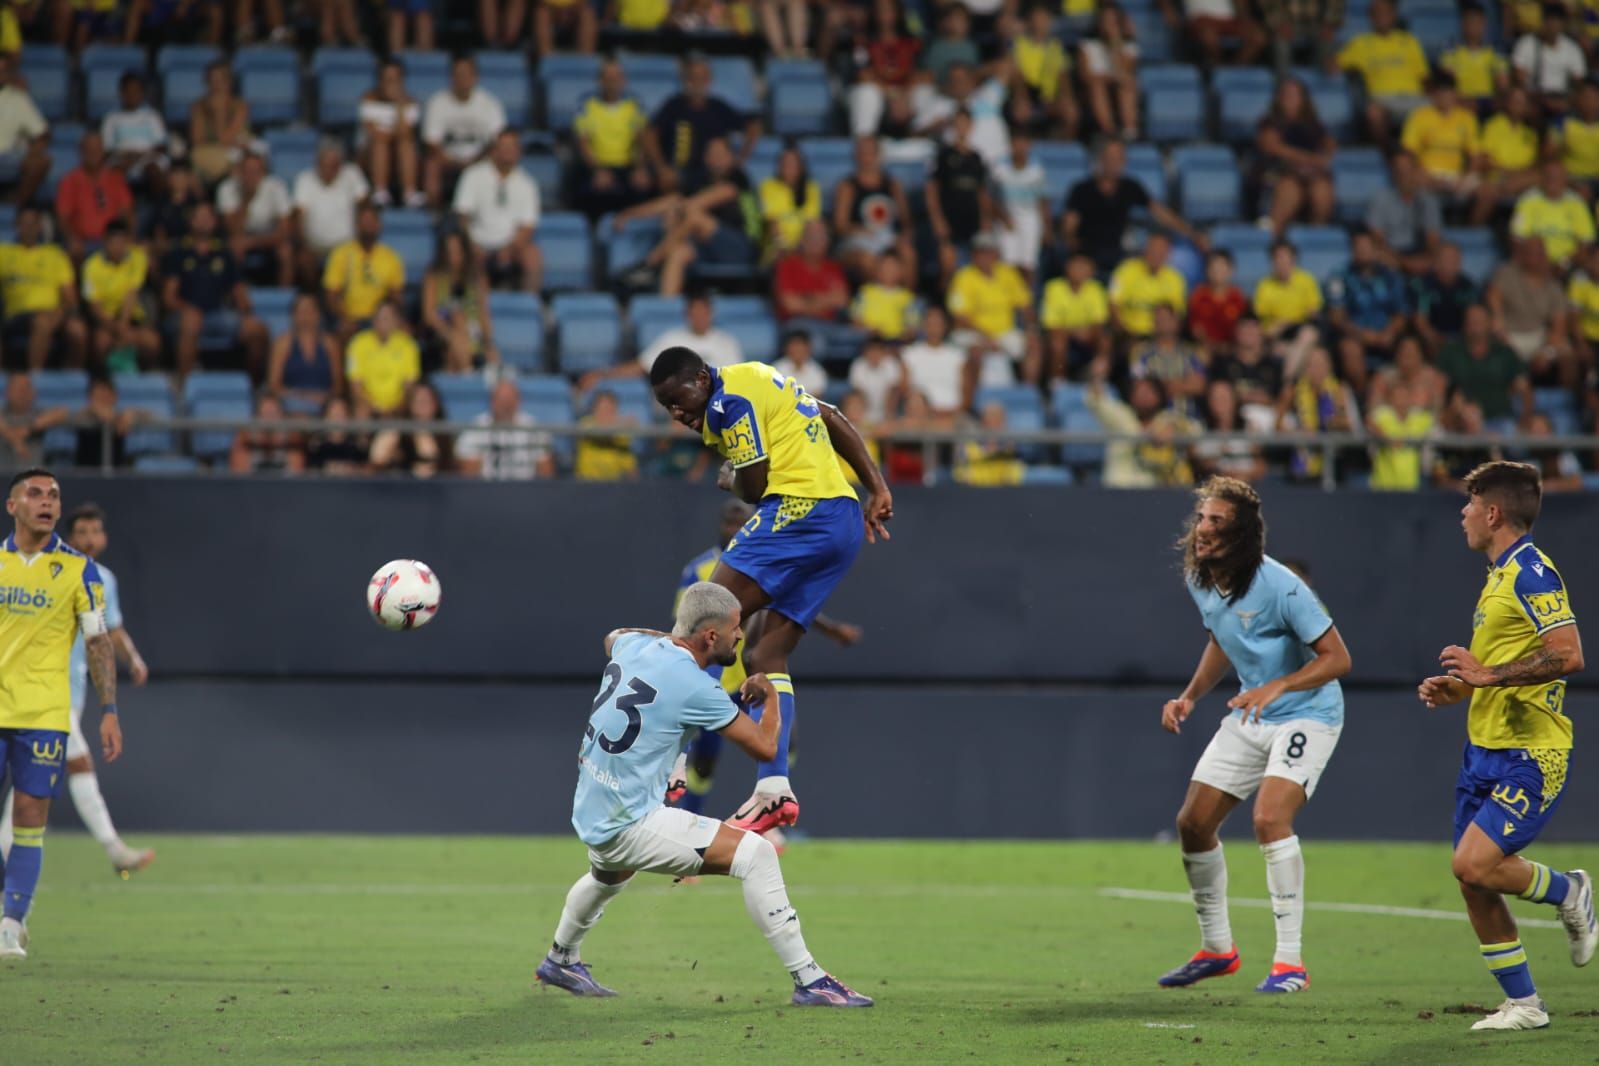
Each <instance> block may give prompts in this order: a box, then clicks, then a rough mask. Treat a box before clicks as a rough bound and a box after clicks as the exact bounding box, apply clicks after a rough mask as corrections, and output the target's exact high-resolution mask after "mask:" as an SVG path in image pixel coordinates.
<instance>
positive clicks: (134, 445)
mask: <svg viewBox="0 0 1599 1066" xmlns="http://www.w3.org/2000/svg"><path fill="white" fill-rule="evenodd" d="M116 386H117V409H118V410H119V411H144V412H145V413H147V414H150V415H154V416H156V417H158V418H171V417H172V416H173V415H175V414H177V405H176V404H175V403H174V402H173V399H172V385H171V383H169V382H168V381H167V378H166V375H164V374H119V375H117V377H116ZM127 447H128V454H129V455H134V456H137V455H161V454H165V453H168V452H175V451H177V450H178V442H177V435H176V434H175V433H173V432H172V431H171V430H166V429H139V428H135V429H133V430H131V431H130V432H129V433H128V439H127Z"/></svg>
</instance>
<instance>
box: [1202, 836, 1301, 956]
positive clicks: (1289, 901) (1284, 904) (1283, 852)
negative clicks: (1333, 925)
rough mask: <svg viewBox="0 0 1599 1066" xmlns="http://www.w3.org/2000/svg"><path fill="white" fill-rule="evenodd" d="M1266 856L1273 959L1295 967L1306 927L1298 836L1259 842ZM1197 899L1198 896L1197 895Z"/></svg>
mask: <svg viewBox="0 0 1599 1066" xmlns="http://www.w3.org/2000/svg"><path fill="white" fill-rule="evenodd" d="M1260 853H1261V854H1262V855H1264V856H1265V857H1266V888H1267V890H1268V891H1270V892H1271V914H1272V917H1273V918H1275V919H1276V921H1277V955H1276V957H1275V959H1274V960H1273V961H1275V962H1286V963H1290V964H1292V965H1295V966H1298V965H1300V964H1301V962H1302V961H1303V960H1302V958H1301V954H1300V953H1301V952H1302V951H1303V944H1302V938H1303V936H1304V930H1305V855H1304V852H1302V851H1300V850H1299V838H1298V837H1297V836H1291V837H1284V838H1283V839H1282V840H1274V841H1272V842H1271V843H1270V844H1262V845H1261V846H1260ZM1196 898H1197V895H1196Z"/></svg>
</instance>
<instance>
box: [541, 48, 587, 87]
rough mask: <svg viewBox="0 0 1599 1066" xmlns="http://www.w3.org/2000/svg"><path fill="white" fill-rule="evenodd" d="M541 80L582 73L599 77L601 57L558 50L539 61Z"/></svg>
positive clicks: (585, 75) (584, 75)
mask: <svg viewBox="0 0 1599 1066" xmlns="http://www.w3.org/2000/svg"><path fill="white" fill-rule="evenodd" d="M538 64H539V65H538V75H539V80H541V81H542V80H543V79H545V78H553V77H557V76H564V75H567V74H581V75H582V76H583V77H585V78H590V79H593V78H598V77H599V76H600V57H599V56H597V55H584V54H581V53H578V52H556V53H554V54H553V55H547V56H542V57H541V58H540V59H539V61H538Z"/></svg>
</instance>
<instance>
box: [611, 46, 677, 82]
mask: <svg viewBox="0 0 1599 1066" xmlns="http://www.w3.org/2000/svg"><path fill="white" fill-rule="evenodd" d="M616 59H617V62H619V63H621V64H622V73H623V75H625V76H626V78H627V83H628V84H629V85H632V84H633V82H634V80H635V79H637V78H673V79H676V78H677V77H678V72H679V70H680V69H681V68H680V66H679V62H680V61H679V60H678V59H677V58H676V57H675V56H669V55H665V54H664V53H659V52H619V53H617V56H616Z"/></svg>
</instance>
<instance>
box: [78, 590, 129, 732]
mask: <svg viewBox="0 0 1599 1066" xmlns="http://www.w3.org/2000/svg"><path fill="white" fill-rule="evenodd" d="M94 565H95V566H96V567H97V568H99V571H100V582H101V585H102V586H103V587H104V589H105V627H106V629H107V630H112V629H121V628H122V598H121V596H119V595H118V594H117V575H115V574H113V573H112V572H111V571H110V569H109V568H107V567H106V565H105V564H104V563H95V564H94ZM67 669H68V670H69V671H70V672H71V678H72V709H73V710H74V711H81V710H83V699H84V697H85V696H87V695H88V694H89V656H88V653H87V652H85V651H84V650H83V631H82V630H79V631H78V636H77V639H75V640H74V641H73V642H72V657H71V658H70V659H68V660H67Z"/></svg>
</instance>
